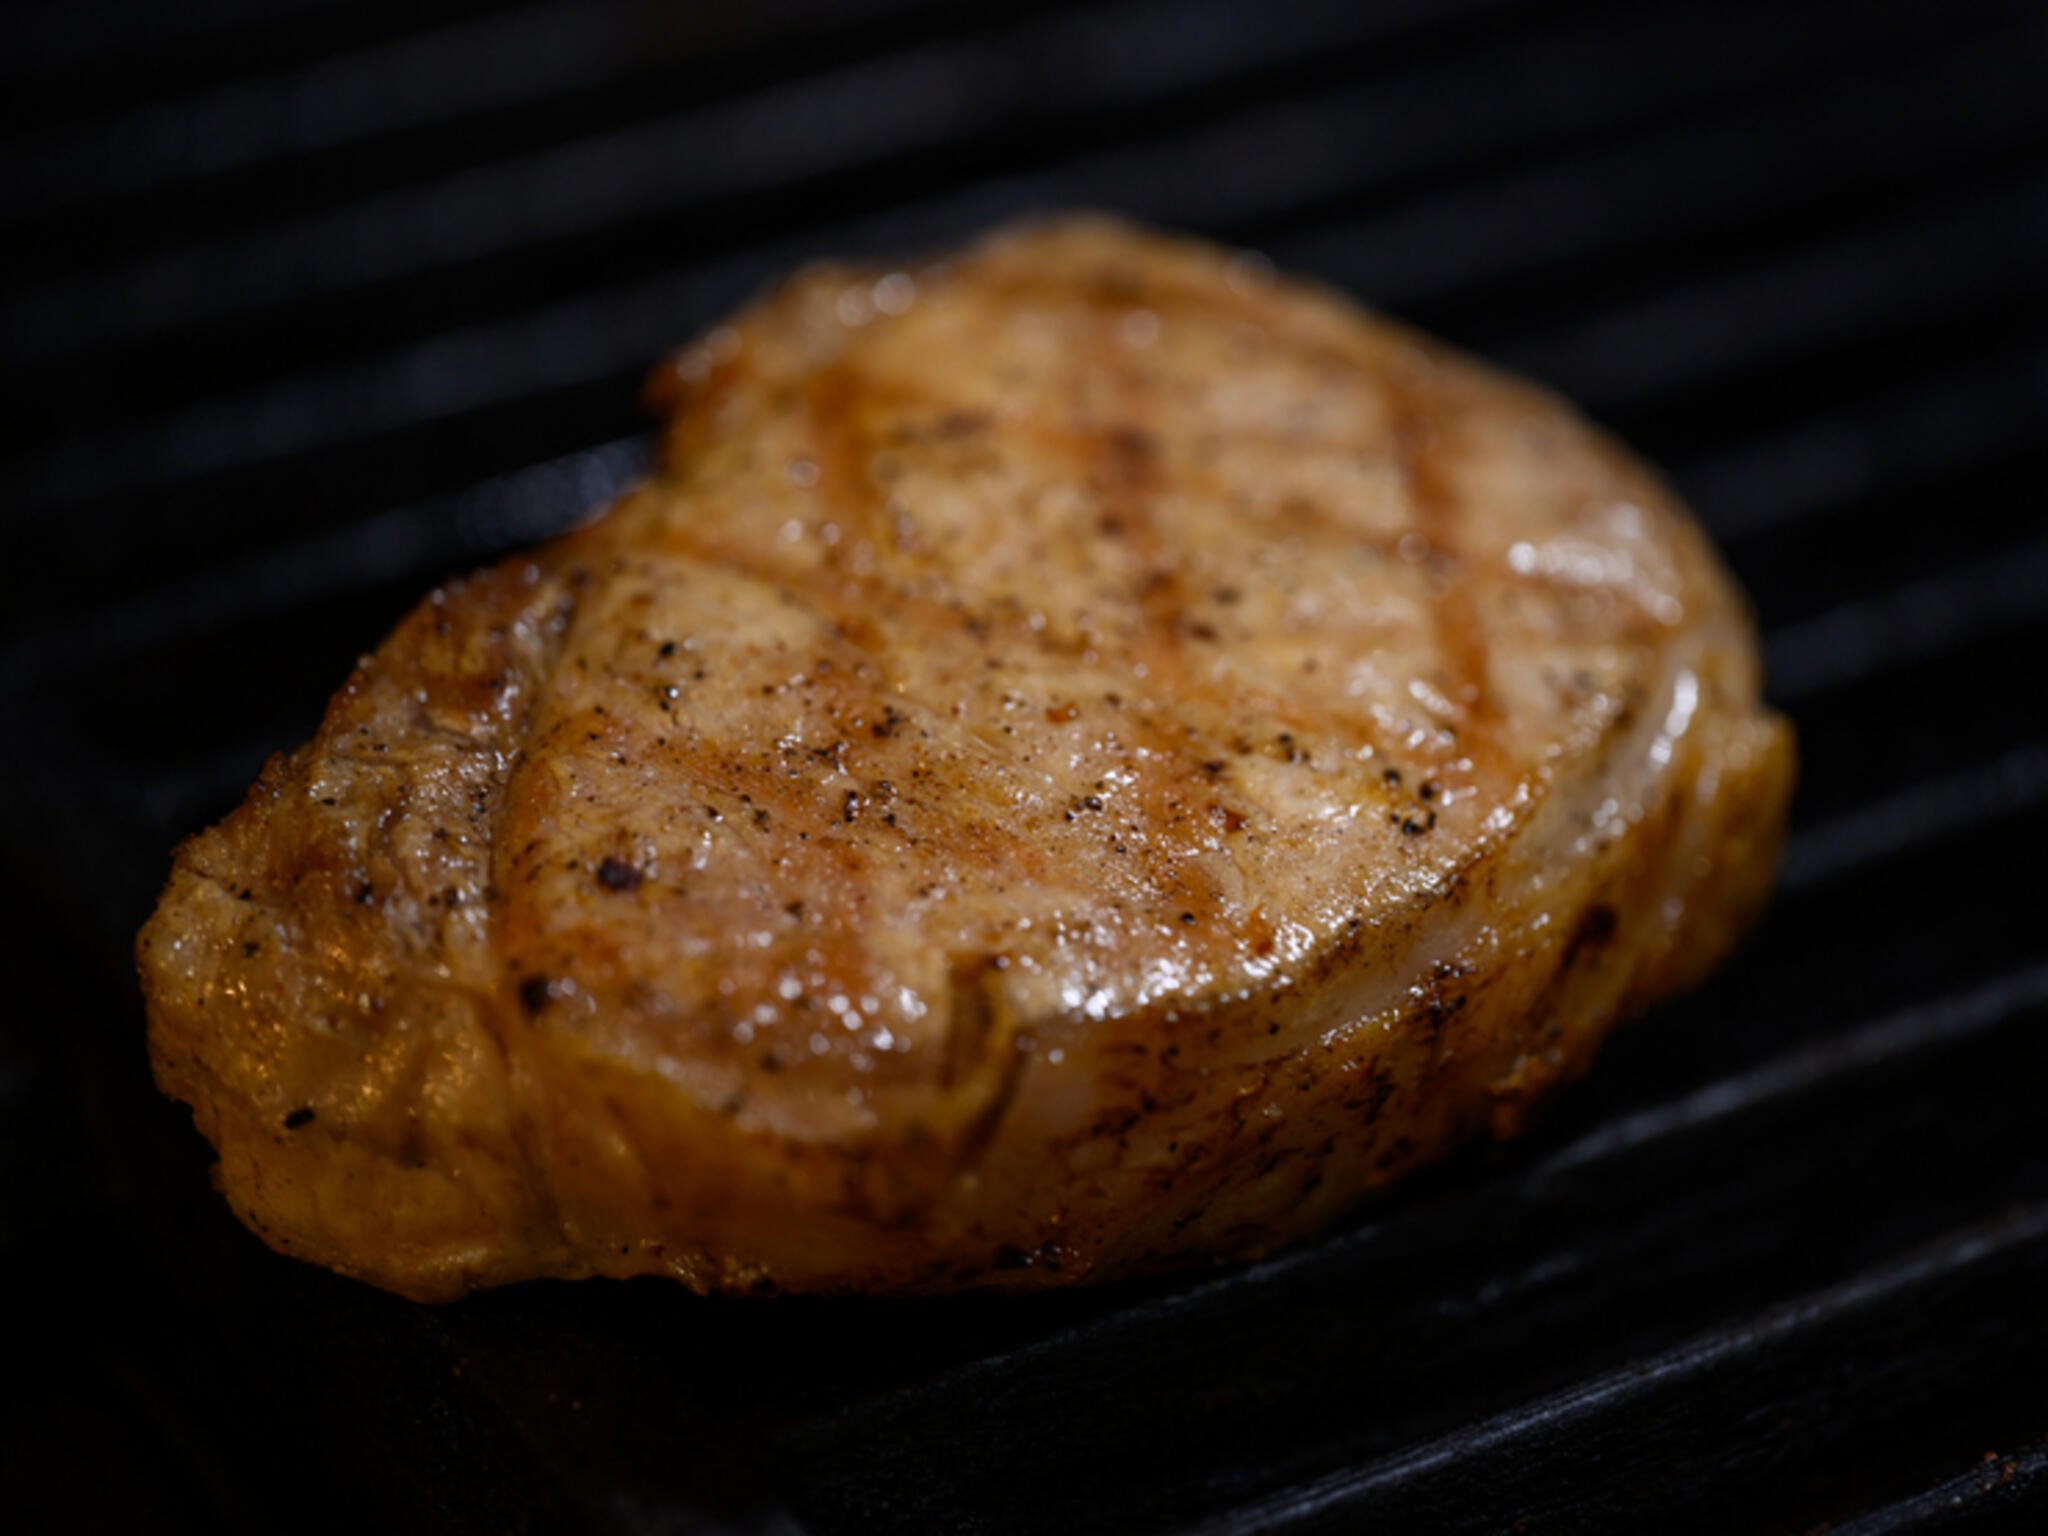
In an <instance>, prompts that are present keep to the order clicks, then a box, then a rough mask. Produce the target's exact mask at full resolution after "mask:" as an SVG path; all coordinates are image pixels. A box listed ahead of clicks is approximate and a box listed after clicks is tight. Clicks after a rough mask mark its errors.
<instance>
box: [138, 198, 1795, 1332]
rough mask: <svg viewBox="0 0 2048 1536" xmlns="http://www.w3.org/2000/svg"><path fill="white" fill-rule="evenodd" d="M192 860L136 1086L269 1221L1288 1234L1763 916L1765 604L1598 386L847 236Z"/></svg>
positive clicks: (1054, 1239) (553, 1239) (934, 1276)
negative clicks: (628, 453)
mask: <svg viewBox="0 0 2048 1536" xmlns="http://www.w3.org/2000/svg"><path fill="white" fill-rule="evenodd" d="M657 393H658V395H659V396H660V398H661V399H662V400H663V401H664V403H665V405H666V408H667V410H668V414H669V424H668V427H667V431H666V441H665V447H664V453H663V459H662V468H661V470H660V472H659V473H658V474H657V475H656V476H655V477H654V478H653V480H651V481H650V482H649V483H648V484H646V485H645V486H643V487H641V488H640V489H638V490H636V491H634V492H633V493H631V494H630V495H628V496H627V497H625V499H624V500H622V501H621V502H620V503H619V504H618V505H616V506H614V507H613V508H612V509H611V510H610V511H609V512H607V513H606V514H605V515H604V516H602V517H601V518H599V519H597V520H596V521H594V522H591V523H589V524H587V525H586V526H584V527H582V528H581V529H579V530H577V531H576V532H573V533H571V534H569V535H568V536H566V537H564V538H562V539H560V540H558V541H556V542H555V543H553V544H551V545H549V546H547V547H546V548H544V549H541V550H539V551H537V552H535V553H533V554H531V555H528V556H524V557H520V558H515V559H512V560H509V561H507V562H505V563H504V564H502V565H500V566H497V567H496V568H494V569H491V570H489V571H486V572H484V573H483V574H481V575H477V576H473V577H470V578H469V579H467V580H463V581H456V582H452V583H450V584H449V585H447V586H445V587H443V588H441V589H440V590H438V591H436V592H434V593H433V594H431V595H430V596H429V597H428V598H427V599H426V601H425V602H423V603H422V604H421V605H420V607H419V608H418V609H417V610H415V611H414V612H413V614H412V615H411V616H410V617H409V618H407V619H406V620H405V621H404V622H403V623H402V624H401V625H400V626H399V628H398V629H397V631H396V632H395V633H394V634H393V635H392V636H391V637H390V638H389V639H388V640H386V641H385V642H384V644H383V646H382V647H381V648H380V649H379V650H378V651H377V652H376V653H375V654H374V655H372V656H369V657H366V658H365V659H364V660H363V661H362V663H361V664H360V665H359V666H358V667H357V669H356V671H355V674H354V676H353V677H352V678H351V679H350V680H349V682H348V683H347V685H346V686H345V687H344V688H343V689H342V691H341V692H340V694H338V695H337V696H336V698H335V700H334V702H333V704H332V706H331V708H330V709H329V710H328V713H327V716H326V719H325V721H324V723H323V724H322V725H321V727H320V731H319V734H318V735H317V736H316V737H315V738H314V739H313V740H312V741H311V742H310V743H308V744H307V745H306V746H304V747H302V748H301V749H299V750H298V751H297V752H296V753H293V754H292V755H290V756H288V757H279V758H277V759H275V760H273V761H272V762H271V764H270V765H269V767H268V768H267V769H266V770H265V771H264V773H263V776H262V778H261V780H260V781H259V782H258V783H257V785H256V786H255V788H254V789H253V790H252V791H251V792H250V794H249V797H248V799H247V801H246V803H244V804H243V805H242V807H241V808H240V809H239V810H237V811H236V812H235V814H234V815H232V816H231V817H229V818H228V820H227V821H226V822H224V823H223V824H221V825H220V826H218V827H215V828H214V829H212V830H211V831H208V832H206V833H204V834H202V835H200V836H198V837H195V838H193V839H192V840H190V841H189V842H187V843H186V844H185V845H184V847H183V848H182V849H181V850H180V851H179V853H178V857H177V862H176V866H175V868H174V870H173V872H172V875H171V880H170V884H169V888H168V890H167V891H166V892H165V894H164V897H163V901H162V905H161V906H160V907H159V909H158V911H157V913H156V915H155V917H154V918H153V919H152V920H151V922H150V923H149V925H148V927H147V928H146V929H145V930H144V931H143V934H142V936H141V940H140V958H141V966H142V973H143V980H144V985H145V988H146V991H147V994H148V999H149V1008H150V1018H151V1033H150V1044H151V1049H152V1052H153V1055H154V1060H155V1066H156V1072H157V1078H158V1081H159V1082H160V1083H161V1084H162V1086H163V1088H164V1089H165V1091H166V1092H168V1093H171V1094H173V1095H175V1096H177V1097H178V1098H180V1099H183V1100H184V1101H186V1102H187V1103H189V1104H190V1105H191V1106H192V1108H193V1110H194V1112H195V1114H196V1117H197V1120H198V1124H199V1128H200V1130H201V1131H203V1132H204V1133H205V1134H206V1136H207V1137H208V1138H210V1139H211V1141H212V1142H213V1144H214V1146H215V1147H216V1148H217V1149H218V1151H219V1154H220V1171H219V1178H220V1183H221V1186H222V1188H223V1190H224V1191H225V1193H226V1195H227V1197H228V1199H229V1200H230V1201H231V1202H232V1203H233V1206H234V1209H235V1210H236V1212H237V1213H238V1214H240V1215H241V1216H242V1217H243V1219H244V1220H246V1221H247V1222H248V1223H249V1224H250V1225H251V1226H252V1227H254V1228H255V1229H256V1230H257V1231H258V1232H259V1233H261V1234H262V1236H263V1237H264V1239H265V1240H266V1241H268V1242H269V1243H270V1244H272V1245H273V1246H274V1247H276V1248H278V1249H280V1250H282V1251H284V1252H286V1253H292V1254H297V1255H301V1256H303V1257H306V1258H309V1259H313V1260H316V1261H318V1262H320V1263H323V1264H328V1265H332V1266H333V1267H334V1268H336V1269H339V1270H343V1271H346V1272H347V1273H349V1274H352V1275H358V1276H361V1277H362V1278H364V1279H366V1280H369V1281H372V1282H374V1283H376V1284H378V1285H383V1286H388V1287H390V1288H391V1289H393V1290H397V1291H401V1292H403V1293H405V1294H407V1295H409V1296H414V1297H419V1298H422V1299H441V1298H448V1297H453V1296H457V1295H460V1294H462V1293H463V1292H464V1291H466V1290H469V1289H471V1288H473V1287H478V1286H486V1285H494V1284H498V1283H501V1282H504V1281H510V1280H517V1279H521V1278H523V1277H528V1276H538V1275H568V1276H576V1275H593V1274H606V1275H631V1274H641V1273H650V1272H652V1273H660V1274H668V1275H673V1276H675V1277H677V1278H679V1279H681V1280H683V1281H685V1282H687V1283H688V1284H690V1285H692V1286H695V1287H698V1288H700V1289H706V1290H741V1291H767V1290H891V1291H935V1290H942V1289H948V1288H952V1287H959V1286H970V1285H983V1286H996V1287H1005V1288H1022V1287H1034V1286H1043V1285H1049V1284H1055V1283H1064V1282H1069V1281H1078V1280H1083V1279H1100V1278H1104V1277H1108V1276H1113V1275H1121V1274H1127V1273H1131V1272H1133V1271H1138V1270H1145V1269H1152V1268H1157V1267H1160V1266H1164V1265H1168V1264H1173V1263H1180V1262H1185V1261H1189V1260H1193V1259H1197V1258H1220V1257H1230V1256H1238V1255H1244V1254H1249V1253H1254V1252H1257V1251H1260V1250H1264V1249H1268V1248H1271V1247H1272V1246H1274V1245H1275V1244H1278V1243H1281V1242H1285V1241H1288V1240H1290V1239H1293V1238H1296V1237H1298V1236H1301V1235H1303V1234H1307V1233H1311V1232H1313V1231H1315V1230H1316V1229H1318V1228H1320V1227H1323V1226H1325V1225H1326V1224H1327V1223H1329V1222H1330V1221H1331V1220H1332V1219H1333V1218H1335V1217H1336V1216H1338V1215H1339V1214H1341V1213H1342V1212H1344V1211H1345V1210H1347V1209H1348V1208H1350V1207H1352V1206H1354V1205H1355V1204H1356V1203H1357V1202H1358V1200H1359V1198H1360V1197H1361V1196H1362V1195H1363V1194H1364V1193H1365V1192H1366V1191H1368V1190H1370V1189H1372V1188H1374V1187H1376V1186H1380V1185H1384V1184H1386V1183H1387V1182H1389V1181H1390V1180H1393V1179H1395V1178H1397V1177H1399V1176H1400V1175H1401V1174H1402V1173H1404V1172H1405V1171H1407V1170H1409V1169H1411V1168H1413V1167H1415V1166H1416V1165H1417V1164H1419V1163H1422V1162H1424V1161H1426V1160H1428V1159H1430V1158H1433V1157H1436V1156H1438V1155H1439V1154H1440V1153H1442V1152H1444V1151H1445V1150H1446V1149H1447V1148H1449V1147H1451V1146H1452V1145H1453V1144H1455V1143H1457V1142H1458V1141H1460V1140H1461V1139H1464V1138H1466V1137H1469V1136H1471V1135H1472V1134H1474V1133H1476V1132H1480V1131H1487V1130H1490V1131H1491V1132H1492V1133H1493V1134H1495V1135H1508V1134H1511V1133H1512V1132H1513V1131H1514V1130H1515V1129H1516V1128H1517V1127H1518V1126H1519V1125H1520V1124H1521V1123H1522V1121H1523V1118H1524V1115H1525V1111H1526V1110H1527V1108H1528V1107H1529V1106H1530V1105H1531V1104H1532V1103H1533V1102H1534V1101H1536V1100H1537V1099H1538V1098H1540V1097H1541V1096H1542V1095H1544V1094H1545V1093H1546V1092H1548V1091H1549V1090H1550V1089H1551V1088H1552V1087H1553V1086H1554V1085H1556V1084H1557V1083H1559V1082H1561V1081H1563V1080H1565V1079H1568V1078H1570V1077H1572V1076H1573V1075H1574V1074H1576V1073H1577V1072H1579V1071H1580V1070H1581V1069H1582V1068H1583V1067H1584V1066H1585V1065H1586V1063H1587V1060H1588V1058H1589V1057H1590V1056H1591V1054H1592V1052H1593V1050H1594V1047H1595V1045H1596V1044H1597V1042H1598V1041H1599V1039H1600V1037H1601V1036H1602V1034H1603V1033H1604V1032H1605V1031H1606V1030H1607V1029H1608V1028H1609V1026H1611V1025H1612V1024H1613V1023H1614V1022H1615V1021H1616V1020H1617V1019H1619V1018H1621V1017H1622V1016H1624V1015H1626V1014H1628V1013H1630V1012H1632V1011H1634V1010H1636V1009H1639V1008H1640V1007H1642V1006H1643V1005H1644V1004H1645V1003H1647V1002H1648V1001H1650V1000H1651V999H1652V998H1654V997H1656V996H1657V995H1659V994H1662V993H1665V992H1668V991H1670V990H1671V989H1673V988H1675V987H1679V986H1682V985H1684V984H1686V983H1687V982H1689V981H1691V980H1692V979H1694V978H1696V977H1698V976H1699V975H1700V974H1701V973H1702V972H1703V970H1704V969H1705V968H1706V967H1707V966H1709V965H1710V964H1711V963H1713V962H1714V961H1715V960H1716V959H1717V958H1718V957H1719V956H1720V955H1721V954H1722V953H1723V952H1724V951H1725V950H1726V949H1727V948H1728V946H1729V945H1730V943H1731V942H1732V941H1733V939H1734V937H1735V935H1736V934H1737V932H1738V930H1739V929H1740V928H1741V926H1742V925H1743V924H1744V923H1745V922H1746V921H1747V920H1748V919H1749V917H1750V916H1751V915H1752V914H1753V913H1754V911H1755V910H1756V908H1757V907H1758V905H1759V903H1760V902H1761V901H1762V899H1763V897H1764V895H1765V892H1766V889H1767V886H1768V883H1769V879H1770V870H1771V867H1772V862H1773V859H1774V857H1775V852H1776V847H1777V844H1778V840H1779V835H1780V828H1781V823H1782V819H1783V812H1784V808H1785V802H1786V798H1787V793H1788V790H1789V786H1790V781H1791V749H1790V737H1789V732H1788V730H1787V728H1786V726H1785V724H1784V723H1783V722H1782V721H1781V720H1779V719H1777V718H1776V717H1774V716H1772V715H1770V714H1769V713H1767V712H1765V711H1764V710H1762V709H1761V708H1760V707H1759V704H1758V702H1757V693H1758V678H1757V655H1756V648H1755V644H1754V638H1753V634H1752V630H1751V625H1750V622H1749V619H1748V616H1747V614H1746V612H1745V609H1744V607H1743V604H1742V602H1741V599H1740V598H1739V596H1738V594H1737V593H1736V592H1735V591H1734V589H1733V588H1732V586H1731V583H1730V581H1729V579H1728V578H1727V576H1726V575H1725V574H1724V572H1723V571H1722V569H1721V567H1720V565H1719V564H1718V563H1717V561H1716V559H1715V557H1714V555H1713V553H1712V551H1711V550H1710V549H1709V547H1708V545H1707V544H1706V542H1705V541H1704V539H1703V538H1702V536H1701V534H1700V533H1699V531H1698V530H1697V529H1696V528H1695V527H1694V526H1693V524H1692V523H1691V522H1690V520H1689V519H1688V518H1687V516H1686V515H1685V513H1684V512H1683V510H1682V509H1681V508H1680V507H1679V506H1678V505H1677V503H1676V502H1675V501H1674V499H1673V497H1672V495H1671V493H1670V492H1669V491H1667V490H1666V489H1665V488H1664V487H1663V486H1662V485H1661V484H1660V483H1659V482H1658V481H1657V480H1656V479H1655V478H1654V477H1653V476H1652V475H1650V474H1649V473H1648V472H1646V471H1645V470H1644V469H1643V468H1642V466H1640V465H1639V464H1637V463H1636V462H1635V461H1633V460H1632V459H1630V458H1629V457H1628V456H1627V455H1626V454H1625V453H1623V452H1622V451H1621V450H1620V449H1618V448H1617V447H1616V446H1615V445H1613V444H1612V443H1610V442H1608V441H1607V440H1605V439H1604V438H1602V437H1601V436H1599V435H1598V434H1597V433H1595V432H1594V431H1593V430H1592V429H1590V428H1589V427H1588V426H1586V425H1585V424H1584V423H1583V422H1582V421H1580V420H1579V419H1577V418H1576V417H1575V416H1574V415H1572V414H1571V413H1570V412H1569V411H1568V410H1567V409H1566V408H1565V407H1563V406H1562V405H1560V404H1559V403H1558V402H1557V401H1556V400H1554V399H1552V398H1550V397H1549V396H1547V395H1545V394H1543V393H1541V392H1539V391H1537V390H1535V389H1533V388H1530V387H1528V386H1526V385H1524V384H1520V383H1517V382H1514V381H1512V380H1510V379H1507V378H1503V377H1501V376H1500V375H1498V374H1496V373H1493V372H1491V371H1489V370H1487V369H1485V368H1483V367H1481V366H1478V365H1476V364H1474V363H1472V362H1470V361H1468V360H1465V359H1463V358H1460V357H1458V356H1455V355H1453V354H1451V353H1449V352H1448V351H1446V350H1445V349H1443V348H1442V347H1440V346H1438V345H1436V344H1434V343H1432V342H1430V341H1427V340H1425V339H1424V338H1422V337H1420V336H1417V335H1415V334H1413V333H1411V332H1408V331H1406V330H1403V329H1400V328H1398V327H1396V326H1394V325H1391V324H1388V323H1386V322H1383V321H1380V320H1377V319H1373V318H1369V317H1367V316H1365V315H1363V314H1361V313H1359V312H1358V311H1357V310H1356V309H1354V308H1352V307H1351V306H1350V305H1348V304H1347V303H1345V302H1343V301H1341V300H1339V299H1337V298H1335V297H1333V296H1331V295H1329V294H1327V293H1322V292H1318V291H1315V290H1313V289H1311V288H1308V287H1305V286H1300V285H1296V284H1293V283H1290V282H1285V281H1279V280H1275V279H1274V278H1272V277H1271V275H1270V274H1269V273H1267V272H1266V271H1265V270H1264V269H1263V268H1262V267H1261V265H1259V264H1258V263H1256V262H1254V261H1250V260H1247V259H1242V258H1237V259H1233V258H1231V257H1229V256H1227V255H1225V254H1223V253H1221V252H1218V251H1215V250H1212V249H1210V248H1208V247H1205V246H1202V245H1199V244H1195V243H1192V242H1183V241H1178V240H1170V239H1166V238H1162V237H1158V236H1153V235H1148V234H1144V233H1140V232H1136V231H1133V230H1131V229H1129V228H1127V227H1124V226H1122V225H1118V224H1115V223H1112V222H1108V221H1104V220H1092V219H1081V220H1069V221H1061V222H1056V223H1052V224H1047V225H1042V226H1037V227H1032V228H1026V229H1021V230H1017V231H1012V232H1008V233H1004V234H1001V235H998V236H996V237H995V238H993V239H991V240H989V241H987V242H986V243H984V244H982V245H980V246H977V247H975V248H973V249H971V250H969V251H967V252H965V253H964V254H961V255H959V256H957V257H955V258H953V259H951V260H948V261H944V262H940V263H937V264H934V265H931V266H928V267H925V268H922V269H919V270H907V271H902V272H886V271H856V270H850V269H844V268H826V269H820V270H814V271H810V272H807V273H805V274H803V275H801V276H799V277H797V278H796V279H794V280H793V281H791V282H790V283H788V284H787V285H785V286H784V287H783V288H781V289H780V290H779V291H777V292H776V293H774V294H772V295H771V296H769V297H768V298H767V299H765V300H764V301H762V302H761V303H760V304H759V305H757V306H756V307H755V308H753V309H752V310H750V311H749V312H748V313H747V314H745V315H744V316H743V317H741V318H740V319H739V320H738V321H736V322H735V323H734V324H733V325H731V326H730V327H726V328H722V329H719V330H717V331H714V332H713V333H712V334H711V335H710V336H709V337H707V338H706V339H705V340H704V341H702V342H701V343H699V344H698V345H697V346H695V347H693V348H691V349H690V350H689V351H687V352H685V353H683V354H682V355H681V356H680V357H679V358H678V359H677V360H676V361H675V362H674V363H673V364H672V365H671V366H670V367H668V368H667V369H665V370H664V371H663V372H662V373H661V374H659V375H658V376H657Z"/></svg>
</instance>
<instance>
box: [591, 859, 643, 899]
mask: <svg viewBox="0 0 2048 1536" xmlns="http://www.w3.org/2000/svg"><path fill="white" fill-rule="evenodd" d="M646 879H647V876H646V875H645V874H643V873H642V872H641V871H639V870H637V869H635V868H634V867H633V866H632V865H630V864H628V863H627V862H626V861H625V860H623V859H614V858H610V857H607V858H606V859H605V861H604V862H603V863H602V864H599V865H598V866H597V882H598V884H599V885H602V886H603V887H604V888H605V889H606V890H608V891H637V890H639V889H640V887H641V885H642V884H643V883H644V882H645V881H646Z"/></svg>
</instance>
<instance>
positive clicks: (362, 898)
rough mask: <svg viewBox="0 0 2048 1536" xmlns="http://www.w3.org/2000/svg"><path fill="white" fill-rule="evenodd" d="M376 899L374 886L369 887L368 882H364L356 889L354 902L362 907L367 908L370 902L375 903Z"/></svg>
mask: <svg viewBox="0 0 2048 1536" xmlns="http://www.w3.org/2000/svg"><path fill="white" fill-rule="evenodd" d="M376 899H377V889H376V887H375V886H373V885H371V884H370V882H369V881H367V880H365V881H364V882H363V883H362V884H361V885H359V886H357V887H356V900H357V901H358V902H359V903H361V904H362V905H363V906H366V907H367V906H368V905H369V904H370V903H371V902H373V901H375V900H376Z"/></svg>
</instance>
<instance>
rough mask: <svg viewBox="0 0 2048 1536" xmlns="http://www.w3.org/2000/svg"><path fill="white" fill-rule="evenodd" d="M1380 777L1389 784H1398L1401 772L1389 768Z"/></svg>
mask: <svg viewBox="0 0 2048 1536" xmlns="http://www.w3.org/2000/svg"><path fill="white" fill-rule="evenodd" d="M1380 777H1381V778H1383V779H1385V780H1386V781H1387V782H1388V783H1389V784H1398V783H1400V782H1401V770H1400V769H1398V768H1389V769H1388V770H1387V771H1386V772H1385V773H1383V774H1381V775H1380Z"/></svg>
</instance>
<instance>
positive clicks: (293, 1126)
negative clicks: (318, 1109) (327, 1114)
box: [284, 1105, 313, 1131]
mask: <svg viewBox="0 0 2048 1536" xmlns="http://www.w3.org/2000/svg"><path fill="white" fill-rule="evenodd" d="M312 1123H313V1109H312V1106H311V1105H301V1106H299V1108H297V1109H295V1110H293V1111H292V1112H291V1113H290V1114H288V1115H286V1116H285V1117H284V1128H285V1129H286V1130H288V1131H296V1130H297V1129H298V1128H299V1127H300V1126H302V1125H311V1124H312Z"/></svg>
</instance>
